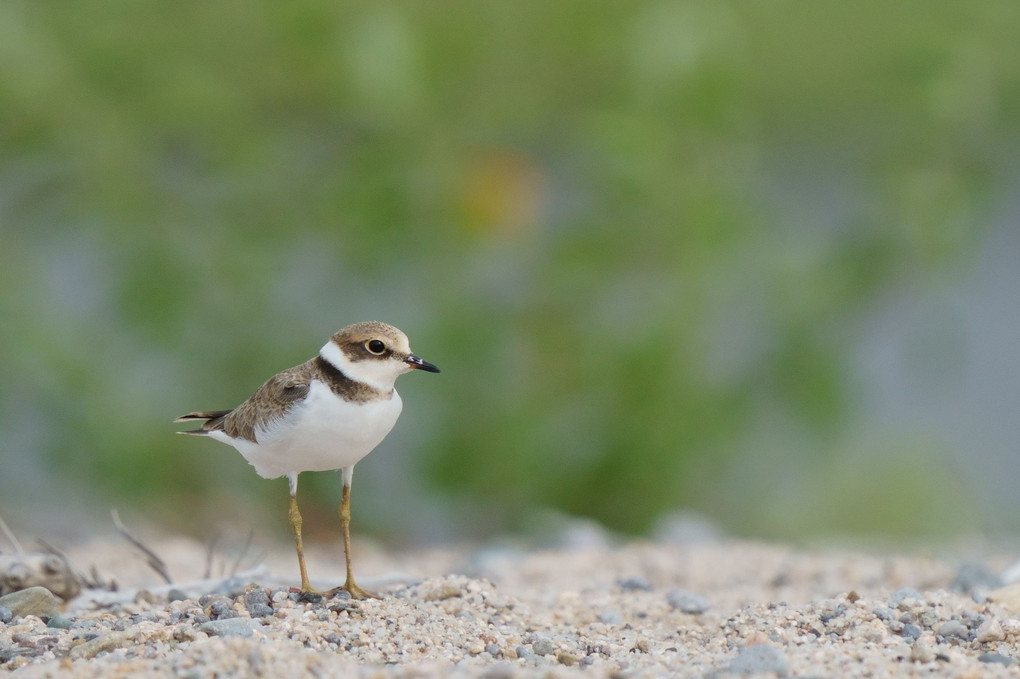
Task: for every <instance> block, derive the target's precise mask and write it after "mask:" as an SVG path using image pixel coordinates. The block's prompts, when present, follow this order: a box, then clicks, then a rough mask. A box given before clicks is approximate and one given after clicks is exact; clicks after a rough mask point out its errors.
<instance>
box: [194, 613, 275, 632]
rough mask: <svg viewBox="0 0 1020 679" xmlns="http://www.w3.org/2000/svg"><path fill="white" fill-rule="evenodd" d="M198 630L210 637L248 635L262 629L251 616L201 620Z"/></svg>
mask: <svg viewBox="0 0 1020 679" xmlns="http://www.w3.org/2000/svg"><path fill="white" fill-rule="evenodd" d="M198 631H199V632H205V633H206V634H208V635H209V636H211V637H250V636H252V635H254V634H255V632H260V631H262V624H261V623H260V622H259V621H257V620H252V619H251V618H237V617H234V618H219V619H217V620H210V621H209V622H203V623H202V624H201V625H199V626H198Z"/></svg>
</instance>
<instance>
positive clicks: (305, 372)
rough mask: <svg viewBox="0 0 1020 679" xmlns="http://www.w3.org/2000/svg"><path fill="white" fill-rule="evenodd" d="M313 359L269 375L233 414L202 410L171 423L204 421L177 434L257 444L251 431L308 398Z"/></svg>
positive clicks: (231, 412)
mask: <svg viewBox="0 0 1020 679" xmlns="http://www.w3.org/2000/svg"><path fill="white" fill-rule="evenodd" d="M313 362H314V359H312V360H311V361H308V362H306V363H302V364H301V365H299V366H295V367H293V368H290V369H289V370H284V371H283V372H281V373H278V374H276V375H273V376H272V377H270V378H269V379H268V380H266V383H265V384H263V385H262V386H261V387H259V388H258V389H257V390H256V391H255V393H254V394H252V395H251V397H249V398H248V400H247V401H245V402H244V403H242V404H241V405H239V406H237V407H236V408H234V409H233V410H205V411H198V412H194V413H188V414H187V415H182V416H181V417H178V418H177V419H176V420H174V421H175V422H186V421H189V420H205V422H203V423H202V428H201V429H193V430H191V431H182V432H180V433H181V434H200V435H201V434H208V433H209V432H212V431H222V432H224V433H226V435H227V436H230V437H231V438H240V439H247V440H249V441H252V442H253V443H257V442H258V441H256V439H255V429H256V428H265V427H266V426H267V425H268V424H269V423H270V422H272V421H273V420H275V419H277V418H279V417H282V416H283V414H284V413H286V412H287V410H289V409H290V407H291V406H292V405H293V404H294V402H295V401H298V400H300V399H302V398H304V397H305V396H306V395H307V394H308V386H309V384H310V383H311V380H312V377H313V376H314V374H315V368H314V365H313Z"/></svg>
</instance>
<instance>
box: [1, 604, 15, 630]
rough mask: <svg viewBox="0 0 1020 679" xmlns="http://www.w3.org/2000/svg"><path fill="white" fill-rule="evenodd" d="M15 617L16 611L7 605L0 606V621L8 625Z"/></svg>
mask: <svg viewBox="0 0 1020 679" xmlns="http://www.w3.org/2000/svg"><path fill="white" fill-rule="evenodd" d="M13 617H14V613H12V612H11V609H9V608H7V607H6V606H0V622H2V623H3V624H5V625H6V624H7V623H9V622H10V621H11V619H12V618H13Z"/></svg>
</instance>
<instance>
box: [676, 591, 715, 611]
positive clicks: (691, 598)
mask: <svg viewBox="0 0 1020 679" xmlns="http://www.w3.org/2000/svg"><path fill="white" fill-rule="evenodd" d="M666 601H668V602H669V605H670V606H672V607H673V608H675V609H677V610H679V611H682V612H684V613H689V614H691V615H700V614H701V613H704V612H705V611H707V610H708V609H709V608H711V607H712V605H711V604H710V603H708V599H706V598H705V597H703V596H701V595H699V594H695V593H694V592H688V591H687V590H686V589H672V590H670V591H669V593H667V594H666Z"/></svg>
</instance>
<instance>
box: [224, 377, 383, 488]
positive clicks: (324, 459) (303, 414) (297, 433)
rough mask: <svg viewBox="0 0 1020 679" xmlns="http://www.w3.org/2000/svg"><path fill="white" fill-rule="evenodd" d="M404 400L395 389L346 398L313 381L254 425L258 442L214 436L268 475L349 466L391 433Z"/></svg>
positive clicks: (261, 474) (270, 476)
mask: <svg viewBox="0 0 1020 679" xmlns="http://www.w3.org/2000/svg"><path fill="white" fill-rule="evenodd" d="M402 407H403V404H402V403H401V401H400V396H399V395H398V394H397V392H396V390H394V391H393V392H392V396H391V397H390V398H388V399H385V400H378V401H368V402H365V403H351V402H348V401H344V400H343V399H342V398H340V397H338V396H337V395H336V394H334V393H333V392H332V391H331V390H330V388H329V387H328V386H326V385H325V384H323V383H322V382H319V381H318V380H313V381H312V383H311V385H310V386H309V389H308V395H307V396H306V397H305V399H304V401H302V402H301V403H300V404H298V405H295V406H294V407H293V408H292V409H291V410H290V411H289V412H288V413H287V416H286V417H283V418H281V419H279V420H277V421H275V422H274V423H273V424H272V425H271V426H269V427H268V428H267V429H264V430H263V429H256V431H255V438H256V439H258V443H257V444H255V443H252V442H251V441H246V440H243V439H230V438H229V437H226V435H225V434H222V432H217V434H221V435H220V436H216V437H215V438H218V439H220V440H221V441H224V442H226V443H229V444H230V445H232V446H233V447H234V448H236V449H237V450H238V452H240V453H241V455H243V456H244V459H246V460H248V462H249V463H251V465H252V466H253V467H255V471H256V472H258V473H259V476H262V477H264V478H267V479H273V478H276V477H278V476H283V475H285V474H289V473H291V472H317V471H327V470H330V469H342V468H344V467H351V466H353V465H354V463H356V462H357V461H358V460H360V459H361V458H363V457H365V456H366V455H368V454H369V453H370V452H372V450H373V449H374V448H375V447H376V446H377V445H379V443H380V442H381V441H382V440H383V439H384V438H386V434H388V433H390V430H391V429H393V425H394V424H396V422H397V417H399V415H400V410H401V408H402Z"/></svg>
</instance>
